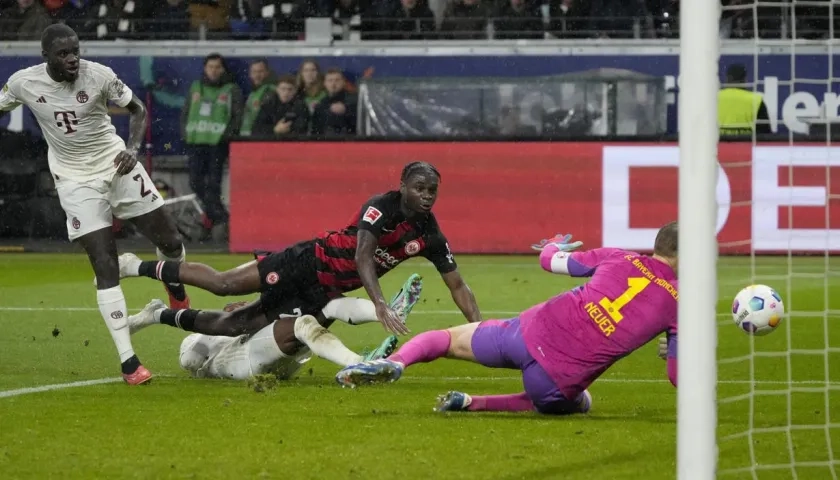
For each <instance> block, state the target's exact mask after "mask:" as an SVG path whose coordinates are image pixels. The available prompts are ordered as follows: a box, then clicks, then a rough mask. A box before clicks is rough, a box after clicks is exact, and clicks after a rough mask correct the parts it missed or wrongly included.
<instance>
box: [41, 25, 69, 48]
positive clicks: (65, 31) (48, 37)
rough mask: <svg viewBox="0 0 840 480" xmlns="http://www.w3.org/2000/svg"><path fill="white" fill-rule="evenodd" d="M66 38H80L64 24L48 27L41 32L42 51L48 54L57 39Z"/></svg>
mask: <svg viewBox="0 0 840 480" xmlns="http://www.w3.org/2000/svg"><path fill="white" fill-rule="evenodd" d="M65 37H78V35H76V31H75V30H73V29H72V28H70V27H68V26H67V25H66V24H64V23H54V24H52V25H50V26H48V27H47V28H45V29H44V31H43V32H41V50H43V51H45V52H46V51H47V50H49V49H50V45H52V43H53V41H54V40H55V39H56V38H65Z"/></svg>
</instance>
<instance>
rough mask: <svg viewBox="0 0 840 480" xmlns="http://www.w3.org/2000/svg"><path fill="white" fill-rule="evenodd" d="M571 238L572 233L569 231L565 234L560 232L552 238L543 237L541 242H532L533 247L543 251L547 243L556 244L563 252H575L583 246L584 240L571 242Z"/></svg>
mask: <svg viewBox="0 0 840 480" xmlns="http://www.w3.org/2000/svg"><path fill="white" fill-rule="evenodd" d="M571 239H572V235H571V234H570V233H567V234H565V235H563V234H562V233H558V234H557V235H555V236H553V237H552V238H548V239H542V240H540V243H535V244H532V245H531V249H532V250H536V251H538V252H542V251H543V249H544V248H545V247H546V245H554V246H555V247H557V249H558V250H560V251H561V252H574V251H575V250H577V249H578V248H580V247H582V246H583V242H581V241H576V242H571V243H569V242H570V241H571Z"/></svg>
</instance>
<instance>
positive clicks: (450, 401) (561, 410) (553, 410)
mask: <svg viewBox="0 0 840 480" xmlns="http://www.w3.org/2000/svg"><path fill="white" fill-rule="evenodd" d="M590 408H592V395H591V394H590V393H589V390H584V391H583V393H581V394H580V395H579V396H578V398H577V399H575V401H573V402H557V403H552V404H534V402H533V401H532V400H531V396H529V395H528V394H527V393H525V392H522V393H516V394H512V395H484V396H472V395H469V394H467V393H464V392H456V391H450V392H447V393H446V394H445V395H441V396H439V397H438V398H437V404H436V405H435V408H434V411H436V412H466V411H470V412H533V411H537V412H539V413H545V414H553V415H569V414H573V413H587V412H588V411H589V409H590Z"/></svg>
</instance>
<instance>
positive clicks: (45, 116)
mask: <svg viewBox="0 0 840 480" xmlns="http://www.w3.org/2000/svg"><path fill="white" fill-rule="evenodd" d="M41 48H42V52H41V54H42V55H43V57H44V59H45V60H46V62H45V63H42V64H40V65H35V66H33V67H29V68H26V69H23V70H20V71H18V72H16V73H15V74H13V75H12V76H11V77H10V78H9V80H8V82H6V84H5V85H4V86H3V88H2V90H0V114H2V113H3V112H9V111H11V110H14V109H15V108H17V107H18V106H20V105H25V106H27V107H29V109H30V110H31V111H32V113H33V114H34V116H35V118H36V119H37V120H38V125H39V126H40V127H41V131H42V132H43V135H44V138H45V139H46V141H47V145H48V147H49V152H48V154H47V155H48V160H49V166H50V171H51V173H52V176H53V180H54V181H55V188H56V192H57V193H58V198H59V200H60V201H61V207H62V208H63V209H64V212H65V213H66V215H67V232H68V237H69V239H70V240H71V241H76V242H78V243H79V244H80V245H81V246H82V247H83V248H84V250H85V252H87V255H88V258H89V259H90V263H91V266H92V267H93V271H94V274H95V275H96V286H97V293H96V297H97V301H98V303H99V310H100V312H101V314H102V317H103V318H104V319H105V323H106V325H107V326H108V329H109V330H110V332H111V336H112V338H113V340H114V343H115V345H116V347H117V351H118V353H119V357H120V362H121V364H122V365H121V369H122V374H123V378H124V379H125V381H126V382H127V383H128V384H130V385H138V384H141V383H145V382H147V381H148V380H150V379H151V377H152V374H151V373H149V371H148V370H147V369H146V368H145V367H143V366H142V364H141V363H140V360H139V359H138V358H137V355H135V354H134V349H133V347H132V345H131V336H130V334H129V329H128V325H127V323H126V318H127V317H128V313H127V311H126V305H125V297H124V296H123V292H122V289H121V288H120V283H119V278H120V274H119V264H118V263H117V245H116V242H115V239H114V235H113V233H112V230H111V223H112V217H113V216H116V217H117V218H120V219H125V220H130V221H131V222H132V223H133V224H134V225H135V226H136V227H137V229H138V231H140V232H141V233H142V234H143V235H144V236H146V237H147V238H148V239H149V240H151V241H152V243H154V244H155V245H156V246H157V253H158V258H160V259H161V260H175V261H184V246H183V243H182V241H181V236H180V235H179V233H178V230H177V229H176V228H175V225H174V222H173V221H172V219H171V218H170V217H169V215H167V214H166V212H165V210H164V209H163V208H161V207H163V204H164V202H163V199H162V198H161V196H160V193H158V191H157V190H156V189H155V186H154V183H153V182H152V180H151V179H150V178H149V175H148V174H147V173H146V171H145V170H144V169H143V166H142V165H140V164H138V163H137V151H138V149H139V148H140V144H141V141H142V139H143V135H144V133H145V126H146V109H145V108H144V106H143V102H141V101H140V100H139V99H138V98H137V97H136V96H135V95H134V94H133V93H132V92H131V90H130V89H129V88H128V87H127V86H126V85H125V84H123V82H122V81H120V79H119V78H117V76H116V74H115V73H114V71H113V70H111V69H110V68H108V67H106V66H104V65H101V64H98V63H95V62H90V61H85V60H81V59H80V58H79V38H78V36H77V35H76V32H74V31H73V29H71V28H70V27H68V26H67V25H64V24H55V25H50V26H49V27H47V28H46V29H45V30H44V32H43V34H42V36H41ZM108 102H113V103H115V104H117V105H118V106H120V107H125V108H126V109H127V110H128V111H129V113H130V120H129V130H130V132H129V137H128V142H127V143H128V144H127V145H126V142H124V141H123V140H122V139H121V138H120V137H119V136H118V135H117V134H116V129H115V128H114V126H113V125H112V124H111V118H110V117H109V115H108ZM164 286H165V287H166V289H167V292H168V293H169V299H170V304H171V305H173V308H189V299H188V298H187V296H186V293H185V291H184V287H183V285H178V284H170V285H166V284H164Z"/></svg>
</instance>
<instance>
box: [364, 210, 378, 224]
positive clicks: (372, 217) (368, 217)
mask: <svg viewBox="0 0 840 480" xmlns="http://www.w3.org/2000/svg"><path fill="white" fill-rule="evenodd" d="M381 216H382V212H380V211H379V209H378V208H376V207H368V209H367V210H366V211H365V214H364V215H363V216H362V220H364V221H366V222H367V223H369V224H371V225H373V224H374V223H376V221H377V220H379V217H381Z"/></svg>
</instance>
